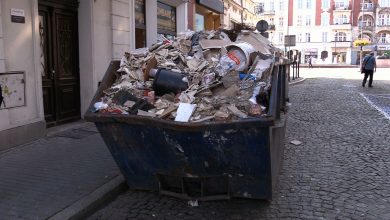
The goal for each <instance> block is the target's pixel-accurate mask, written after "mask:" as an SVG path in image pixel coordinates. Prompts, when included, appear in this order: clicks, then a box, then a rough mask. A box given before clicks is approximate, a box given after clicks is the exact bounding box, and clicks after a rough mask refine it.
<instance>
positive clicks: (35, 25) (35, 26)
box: [31, 0, 45, 121]
mask: <svg viewBox="0 0 390 220" xmlns="http://www.w3.org/2000/svg"><path fill="white" fill-rule="evenodd" d="M31 11H32V13H31V17H32V30H33V35H32V36H33V39H32V40H33V42H34V43H33V44H34V48H33V51H34V66H35V77H36V80H35V94H36V100H37V110H38V114H39V118H40V119H42V120H43V121H45V112H44V107H43V90H42V76H41V71H40V70H41V68H40V59H39V57H40V35H39V5H38V0H32V9H31Z"/></svg>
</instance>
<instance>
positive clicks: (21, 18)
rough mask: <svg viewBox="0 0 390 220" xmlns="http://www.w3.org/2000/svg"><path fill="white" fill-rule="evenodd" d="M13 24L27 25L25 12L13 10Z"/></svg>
mask: <svg viewBox="0 0 390 220" xmlns="http://www.w3.org/2000/svg"><path fill="white" fill-rule="evenodd" d="M11 22H14V23H26V15H25V13H24V10H22V9H17V8H11Z"/></svg>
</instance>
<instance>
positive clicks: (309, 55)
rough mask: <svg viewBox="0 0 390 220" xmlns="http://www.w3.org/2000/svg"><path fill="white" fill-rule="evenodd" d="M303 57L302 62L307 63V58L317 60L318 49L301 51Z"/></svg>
mask: <svg viewBox="0 0 390 220" xmlns="http://www.w3.org/2000/svg"><path fill="white" fill-rule="evenodd" d="M303 51H304V54H305V57H304V62H305V63H308V62H309V58H312V59H313V60H314V59H317V58H318V48H305V49H303Z"/></svg>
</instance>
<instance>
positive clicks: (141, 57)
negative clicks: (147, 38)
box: [93, 31, 278, 122]
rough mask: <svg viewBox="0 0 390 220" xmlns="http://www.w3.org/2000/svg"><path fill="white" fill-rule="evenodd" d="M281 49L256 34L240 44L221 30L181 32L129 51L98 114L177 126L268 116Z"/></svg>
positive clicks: (244, 34)
mask: <svg viewBox="0 0 390 220" xmlns="http://www.w3.org/2000/svg"><path fill="white" fill-rule="evenodd" d="M277 51H278V49H277V48H275V47H273V46H272V45H271V43H270V42H269V41H268V40H267V39H266V38H264V37H263V36H261V34H260V33H256V32H253V31H241V33H240V34H239V35H238V36H237V39H236V41H235V42H232V41H231V40H230V39H229V37H228V36H227V35H226V34H225V33H224V32H221V31H208V32H194V31H187V32H183V33H180V34H178V36H177V37H176V38H175V39H174V40H168V39H165V38H164V39H162V41H160V42H158V43H156V44H154V45H152V46H151V47H150V48H140V49H136V50H134V51H130V52H126V53H125V55H124V56H123V58H122V59H121V62H120V69H118V70H117V72H116V80H115V82H114V84H113V85H112V86H111V87H110V88H109V89H106V90H104V91H103V93H104V96H103V97H102V98H101V101H100V102H97V103H95V104H94V109H93V111H94V112H99V113H102V114H123V115H128V114H130V115H138V116H144V117H154V118H161V119H166V120H174V121H177V122H205V121H230V120H240V119H244V118H251V117H264V116H266V115H267V111H268V107H269V99H270V91H271V75H272V71H273V67H274V65H275V56H276V53H277Z"/></svg>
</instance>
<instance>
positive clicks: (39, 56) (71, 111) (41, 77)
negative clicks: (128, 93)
mask: <svg viewBox="0 0 390 220" xmlns="http://www.w3.org/2000/svg"><path fill="white" fill-rule="evenodd" d="M146 15H147V16H146ZM178 18H186V19H178ZM187 18H188V3H187V1H183V0H159V1H156V0H81V1H77V0H62V1H58V0H18V1H14V0H1V1H0V87H1V94H2V96H3V97H4V101H3V102H1V105H0V150H3V149H5V148H8V147H12V146H15V145H18V144H21V143H25V142H27V141H30V140H33V139H37V138H39V137H42V136H43V135H45V133H46V127H47V125H57V124H62V123H66V122H68V121H73V120H77V119H79V118H82V116H83V114H84V113H85V112H86V110H87V108H88V105H89V102H90V100H91V99H92V97H93V95H94V93H95V91H96V89H97V87H98V84H99V82H100V81H101V80H102V77H103V75H104V74H105V72H106V70H107V68H108V66H109V65H110V62H111V61H112V60H118V59H120V58H121V57H122V56H123V54H124V52H125V51H131V50H133V49H135V48H139V47H144V46H150V45H152V44H153V43H155V42H156V41H157V38H158V35H159V34H163V35H165V36H166V37H168V38H169V37H172V36H174V35H176V33H177V32H181V31H185V30H187V29H188V19H187Z"/></svg>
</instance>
